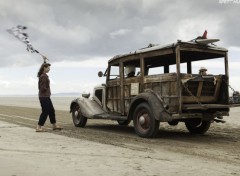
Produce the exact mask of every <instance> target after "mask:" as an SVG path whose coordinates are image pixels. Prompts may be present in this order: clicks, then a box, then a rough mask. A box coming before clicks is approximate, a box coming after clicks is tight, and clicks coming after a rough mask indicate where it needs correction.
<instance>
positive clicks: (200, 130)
mask: <svg viewBox="0 0 240 176" xmlns="http://www.w3.org/2000/svg"><path fill="white" fill-rule="evenodd" d="M185 125H186V127H187V129H188V131H189V132H190V133H194V134H204V133H206V132H207V130H208V129H209V128H210V125H211V121H202V120H201V119H192V120H189V121H186V122H185Z"/></svg>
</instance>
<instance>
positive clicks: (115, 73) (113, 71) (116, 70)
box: [109, 65, 120, 79]
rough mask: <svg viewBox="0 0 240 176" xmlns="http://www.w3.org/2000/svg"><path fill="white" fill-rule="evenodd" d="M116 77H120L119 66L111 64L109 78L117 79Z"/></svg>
mask: <svg viewBox="0 0 240 176" xmlns="http://www.w3.org/2000/svg"><path fill="white" fill-rule="evenodd" d="M117 78H120V73H119V66H118V65H117V66H111V68H110V75H109V79H117Z"/></svg>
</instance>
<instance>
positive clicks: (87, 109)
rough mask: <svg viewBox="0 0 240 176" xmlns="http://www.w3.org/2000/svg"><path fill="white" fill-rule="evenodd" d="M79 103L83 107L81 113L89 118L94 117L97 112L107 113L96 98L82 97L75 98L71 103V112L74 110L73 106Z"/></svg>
mask: <svg viewBox="0 0 240 176" xmlns="http://www.w3.org/2000/svg"><path fill="white" fill-rule="evenodd" d="M76 105H78V106H79V107H80V109H81V114H82V115H83V116H84V117H87V118H93V116H94V115H96V114H102V113H105V112H104V111H103V109H102V107H101V106H100V105H99V104H98V103H97V102H96V101H94V100H92V99H89V98H84V97H80V98H77V99H74V100H73V101H72V102H71V105H70V112H72V111H73V108H74V107H75V106H76Z"/></svg>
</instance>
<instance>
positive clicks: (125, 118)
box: [91, 113, 127, 120]
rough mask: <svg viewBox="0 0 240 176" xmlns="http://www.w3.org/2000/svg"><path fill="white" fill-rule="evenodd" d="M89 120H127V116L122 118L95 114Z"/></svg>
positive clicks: (114, 115) (120, 116)
mask: <svg viewBox="0 0 240 176" xmlns="http://www.w3.org/2000/svg"><path fill="white" fill-rule="evenodd" d="M91 118H92V119H110V120H127V116H122V115H118V114H108V113H103V114H96V115H94V116H93V117H91Z"/></svg>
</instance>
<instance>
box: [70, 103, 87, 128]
mask: <svg viewBox="0 0 240 176" xmlns="http://www.w3.org/2000/svg"><path fill="white" fill-rule="evenodd" d="M72 119H73V123H74V125H75V126H76V127H85V125H86V123H87V118H86V117H84V116H83V115H82V113H81V109H80V107H79V105H76V106H75V107H74V108H73V110H72Z"/></svg>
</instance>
